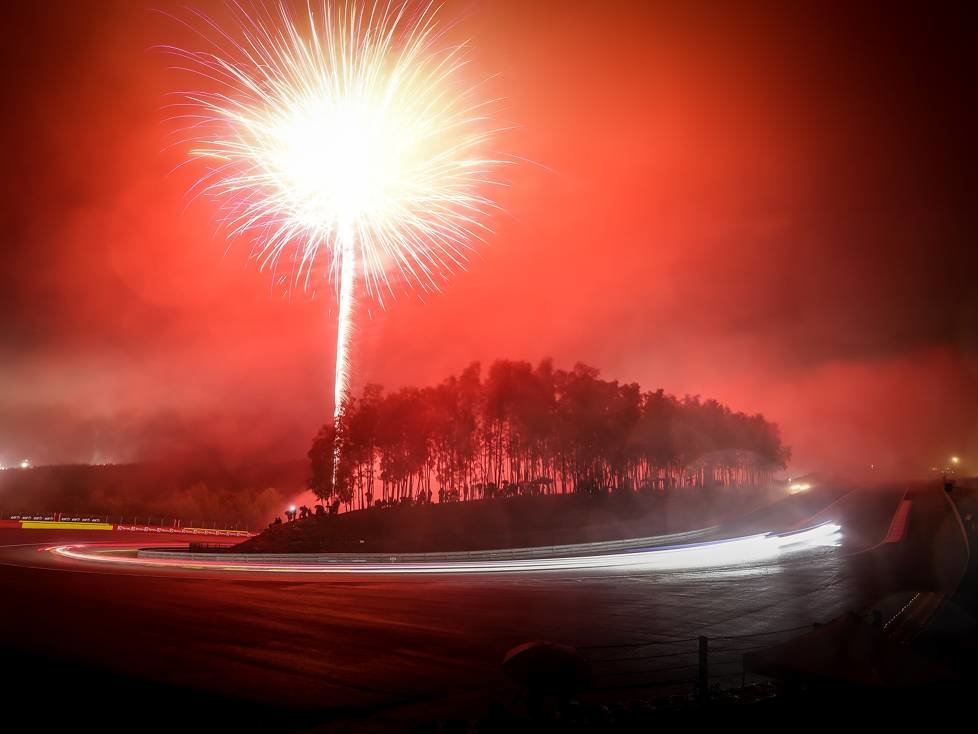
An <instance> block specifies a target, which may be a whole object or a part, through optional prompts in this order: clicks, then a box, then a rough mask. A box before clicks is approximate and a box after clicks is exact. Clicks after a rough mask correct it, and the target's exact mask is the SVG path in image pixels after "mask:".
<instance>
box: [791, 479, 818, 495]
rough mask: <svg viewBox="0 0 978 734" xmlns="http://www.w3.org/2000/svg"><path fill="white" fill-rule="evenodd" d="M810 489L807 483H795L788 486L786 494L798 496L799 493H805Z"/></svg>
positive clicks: (810, 486)
mask: <svg viewBox="0 0 978 734" xmlns="http://www.w3.org/2000/svg"><path fill="white" fill-rule="evenodd" d="M811 488H812V485H811V484H809V483H808V482H795V483H794V484H789V485H788V494H798V493H799V492H807V491H808V490H810V489H811Z"/></svg>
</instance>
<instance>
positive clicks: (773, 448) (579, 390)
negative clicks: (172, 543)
mask: <svg viewBox="0 0 978 734" xmlns="http://www.w3.org/2000/svg"><path fill="white" fill-rule="evenodd" d="M789 455H790V451H789V449H788V448H787V447H785V446H783V445H782V443H781V438H780V434H779V431H778V428H777V426H776V425H775V424H773V423H770V422H768V421H766V420H765V419H764V417H763V416H762V415H747V414H744V413H739V412H733V411H732V410H731V409H730V408H728V407H727V406H725V405H721V404H720V403H719V402H717V401H716V400H705V401H704V400H701V399H700V398H699V396H693V397H691V396H686V397H683V398H676V397H674V396H672V395H668V394H666V393H665V392H663V391H662V390H656V391H654V392H643V391H642V389H641V388H640V387H639V385H637V384H636V383H626V384H621V383H619V382H618V381H617V380H610V381H609V380H603V379H601V378H600V377H599V374H598V370H596V369H594V368H593V367H588V366H586V365H583V364H578V365H577V366H575V367H574V369H573V370H570V371H566V370H561V369H556V368H554V366H553V364H552V362H551V361H549V360H546V361H543V362H541V363H540V364H539V365H538V366H537V367H536V368H534V367H533V366H532V365H530V364H529V363H527V362H518V361H508V360H500V361H497V362H495V363H494V364H493V365H492V366H491V367H490V368H489V371H488V374H487V375H486V376H485V378H484V379H483V375H482V369H481V366H480V365H479V364H478V363H476V364H472V365H471V366H469V367H468V368H467V369H466V370H464V371H463V372H462V373H461V374H460V375H458V376H452V377H449V378H448V379H446V380H444V381H443V382H441V383H440V384H438V385H435V386H433V387H425V388H416V387H404V388H401V389H400V390H397V391H396V392H391V393H385V392H384V391H383V388H381V387H380V386H379V385H367V386H366V387H365V388H364V390H363V393H362V395H361V396H360V397H357V398H350V399H348V400H347V402H346V403H345V404H344V405H343V409H342V411H341V413H340V418H339V420H338V422H337V424H336V425H335V426H334V425H333V424H328V425H326V426H324V427H323V428H322V430H320V432H319V433H318V435H317V436H316V438H315V440H314V441H313V445H312V448H311V449H310V451H309V458H310V462H311V469H312V472H311V478H310V488H311V489H312V490H313V491H314V492H315V493H316V495H317V496H319V497H320V498H321V499H323V500H324V501H335V500H339V501H340V502H342V503H343V504H344V505H345V506H346V507H347V509H353V508H362V507H368V506H372V505H376V504H390V503H392V502H431V501H433V500H434V499H435V498H436V497H437V499H438V501H442V502H445V501H455V500H464V499H481V498H489V497H495V496H507V495H513V494H537V493H551V492H606V491H637V490H641V489H660V490H661V489H667V488H673V487H687V486H707V485H724V486H753V485H759V484H762V483H766V482H768V481H770V479H771V477H772V474H773V472H774V471H775V470H777V469H779V468H782V467H784V466H785V464H786V462H787V459H788V458H789ZM334 465H335V470H334Z"/></svg>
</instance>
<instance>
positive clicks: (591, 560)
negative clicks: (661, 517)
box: [46, 522, 842, 574]
mask: <svg viewBox="0 0 978 734" xmlns="http://www.w3.org/2000/svg"><path fill="white" fill-rule="evenodd" d="M841 539H842V534H841V527H840V526H839V525H838V524H836V523H833V522H828V523H823V524H821V525H817V526H815V527H811V528H806V529H804V530H800V531H797V532H793V533H785V534H782V535H776V534H773V533H765V534H762V535H750V536H745V537H741V538H732V539H729V540H718V541H713V542H709V543H698V544H694V545H684V546H676V547H672V548H654V549H649V550H645V551H635V552H623V553H612V554H603V555H594V556H569V557H560V558H524V559H510V560H489V561H470V560H460V561H454V562H453V561H430V562H391V563H367V562H363V563H358V562H350V561H344V562H336V563H332V562H312V563H304V562H302V561H301V560H299V559H295V560H284V559H283V560H282V561H268V560H267V559H262V560H257V561H246V560H238V559H234V560H222V559H217V560H212V561H211V560H196V559H195V560H187V559H184V558H173V559H169V558H132V557H121V556H117V555H111V556H110V555H106V552H105V550H104V549H105V546H102V550H101V552H99V550H98V548H97V547H95V549H92V548H90V547H89V546H86V545H77V544H73V545H59V546H52V547H50V548H47V549H46V550H49V551H52V552H54V553H56V554H57V555H59V556H63V557H65V558H71V559H74V560H79V561H88V562H96V563H112V564H124V565H128V566H143V567H164V568H178V569H186V570H197V571H233V572H245V573H248V572H259V573H302V574H310V573H311V574H377V573H380V574H465V573H500V572H507V573H514V572H518V573H537V572H547V571H601V570H607V571H624V572H649V571H676V570H693V569H708V568H722V567H731V566H745V565H765V564H769V563H773V562H777V561H779V560H781V559H782V558H784V557H787V556H790V555H796V554H799V553H803V552H811V551H813V550H816V549H818V548H822V547H835V546H838V545H839V544H840V543H841ZM115 549H116V550H118V546H116V547H115ZM133 549H135V547H133Z"/></svg>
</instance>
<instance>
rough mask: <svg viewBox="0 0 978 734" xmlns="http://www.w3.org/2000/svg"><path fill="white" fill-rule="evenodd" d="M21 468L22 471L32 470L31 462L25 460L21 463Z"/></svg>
mask: <svg viewBox="0 0 978 734" xmlns="http://www.w3.org/2000/svg"><path fill="white" fill-rule="evenodd" d="M20 468H21V469H30V468H31V462H30V461H29V460H28V459H24V460H23V461H22V462H20Z"/></svg>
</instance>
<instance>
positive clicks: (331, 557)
mask: <svg viewBox="0 0 978 734" xmlns="http://www.w3.org/2000/svg"><path fill="white" fill-rule="evenodd" d="M718 527H719V526H717V525H713V526H711V527H708V528H701V529H699V530H689V531H686V532H682V533H670V534H668V535H653V536H649V537H645V538H628V539H625V540H606V541H598V542H594V543H572V544H566V545H547V546H533V547H529V548H504V549H499V550H478V551H450V552H445V553H192V552H188V551H169V550H154V549H152V548H148V549H145V550H140V551H139V552H138V554H137V555H138V557H139V558H172V559H177V560H186V561H194V560H200V559H202V558H208V559H211V560H218V561H254V562H262V561H272V562H276V563H293V564H296V565H302V564H306V563H411V562H425V561H475V560H486V561H492V560H520V559H524V558H540V557H546V558H561V557H567V556H579V555H599V554H601V553H605V552H610V551H627V550H642V549H644V548H656V547H662V546H664V545H669V544H670V543H673V542H676V541H683V540H695V539H698V538H704V537H706V536H708V535H709V534H710V533H713V532H715V531H716V530H717V528H718Z"/></svg>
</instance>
